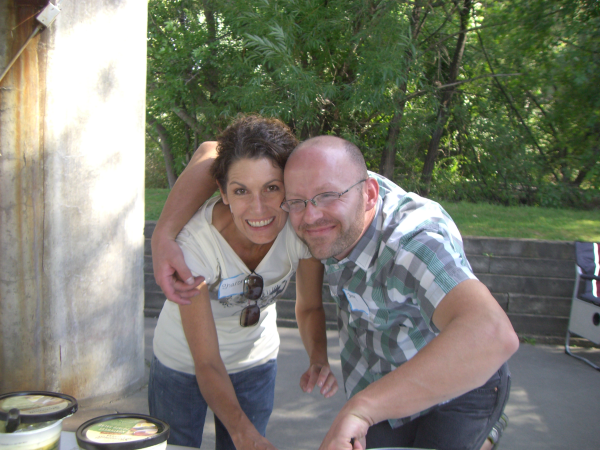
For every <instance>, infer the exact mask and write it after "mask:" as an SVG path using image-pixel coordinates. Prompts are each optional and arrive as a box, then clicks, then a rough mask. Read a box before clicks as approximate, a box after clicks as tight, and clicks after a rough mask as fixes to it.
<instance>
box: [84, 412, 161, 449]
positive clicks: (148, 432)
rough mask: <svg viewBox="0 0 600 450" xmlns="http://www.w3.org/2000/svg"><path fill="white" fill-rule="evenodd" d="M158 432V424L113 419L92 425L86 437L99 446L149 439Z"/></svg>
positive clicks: (138, 420)
mask: <svg viewBox="0 0 600 450" xmlns="http://www.w3.org/2000/svg"><path fill="white" fill-rule="evenodd" d="M158 431H159V430H158V427H157V426H156V424H153V423H152V422H146V421H145V420H143V419H138V418H135V417H134V418H131V419H127V418H123V419H112V420H107V421H106V422H100V423H97V424H95V425H92V426H91V427H89V428H88V429H87V430H86V432H85V437H87V438H88V439H89V440H90V441H93V442H97V443H99V444H107V443H111V442H112V443H116V442H131V441H139V440H142V439H147V438H149V437H150V436H153V435H155V434H157V433H158Z"/></svg>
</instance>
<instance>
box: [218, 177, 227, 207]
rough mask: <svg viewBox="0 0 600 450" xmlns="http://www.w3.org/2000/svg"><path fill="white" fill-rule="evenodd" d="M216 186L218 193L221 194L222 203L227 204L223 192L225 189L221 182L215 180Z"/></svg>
mask: <svg viewBox="0 0 600 450" xmlns="http://www.w3.org/2000/svg"><path fill="white" fill-rule="evenodd" d="M217 186H218V188H219V193H220V194H221V200H223V203H224V204H226V205H229V201H228V200H227V194H226V193H225V191H224V190H223V188H222V187H221V183H219V182H218V181H217Z"/></svg>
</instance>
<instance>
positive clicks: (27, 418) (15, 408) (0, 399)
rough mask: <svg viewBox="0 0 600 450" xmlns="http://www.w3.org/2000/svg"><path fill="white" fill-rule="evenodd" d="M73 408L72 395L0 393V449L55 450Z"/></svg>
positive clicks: (74, 406)
mask: <svg viewBox="0 0 600 450" xmlns="http://www.w3.org/2000/svg"><path fill="white" fill-rule="evenodd" d="M76 411H77V401H76V400H75V399H74V398H73V397H71V396H68V395H64V394H58V393H55V392H45V391H27V392H11V393H9V394H4V395H0V450H5V449H6V450H8V449H14V450H58V448H59V445H60V433H61V431H62V421H63V419H64V418H65V417H67V416H70V415H71V414H73V413H74V412H76Z"/></svg>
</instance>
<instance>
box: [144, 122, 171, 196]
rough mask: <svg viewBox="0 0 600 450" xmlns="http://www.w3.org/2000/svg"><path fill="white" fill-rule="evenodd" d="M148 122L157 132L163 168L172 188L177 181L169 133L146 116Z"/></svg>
mask: <svg viewBox="0 0 600 450" xmlns="http://www.w3.org/2000/svg"><path fill="white" fill-rule="evenodd" d="M148 123H149V124H150V125H154V128H155V129H156V132H157V133H158V141H159V142H160V149H161V150H162V154H163V158H164V160H165V169H166V171H167V180H168V181H169V188H171V189H172V188H173V186H174V185H175V182H176V181H177V176H176V175H175V170H174V169H173V154H172V153H171V146H170V145H169V135H168V133H167V130H166V129H165V127H163V126H162V125H161V124H160V123H158V121H157V120H156V119H154V118H152V117H151V118H148Z"/></svg>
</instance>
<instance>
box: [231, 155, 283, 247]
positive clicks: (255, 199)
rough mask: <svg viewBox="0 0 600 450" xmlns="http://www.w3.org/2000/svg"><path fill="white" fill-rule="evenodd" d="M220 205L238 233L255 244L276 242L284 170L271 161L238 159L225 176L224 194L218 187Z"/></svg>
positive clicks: (278, 229) (281, 218)
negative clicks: (223, 207)
mask: <svg viewBox="0 0 600 450" xmlns="http://www.w3.org/2000/svg"><path fill="white" fill-rule="evenodd" d="M220 191H221V197H222V198H223V203H225V204H226V205H229V207H230V209H231V213H232V214H233V221H234V223H235V225H236V227H237V228H238V230H239V231H240V232H241V233H242V234H243V235H244V236H245V237H247V238H248V239H249V240H250V241H252V242H253V243H255V244H267V243H269V242H272V241H274V240H275V238H276V237H277V235H278V234H279V232H280V231H281V230H282V229H283V227H284V226H285V222H286V220H287V213H286V212H285V211H283V210H282V209H281V208H280V207H279V205H281V202H282V201H283V198H284V196H285V191H284V189H283V170H281V169H280V168H279V167H277V166H276V165H275V164H274V163H273V162H272V161H271V160H270V159H268V158H261V159H248V158H244V159H240V160H238V161H236V162H234V163H233V164H232V165H231V166H230V167H229V171H228V173H227V190H226V192H225V191H223V189H222V188H221V187H220Z"/></svg>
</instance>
